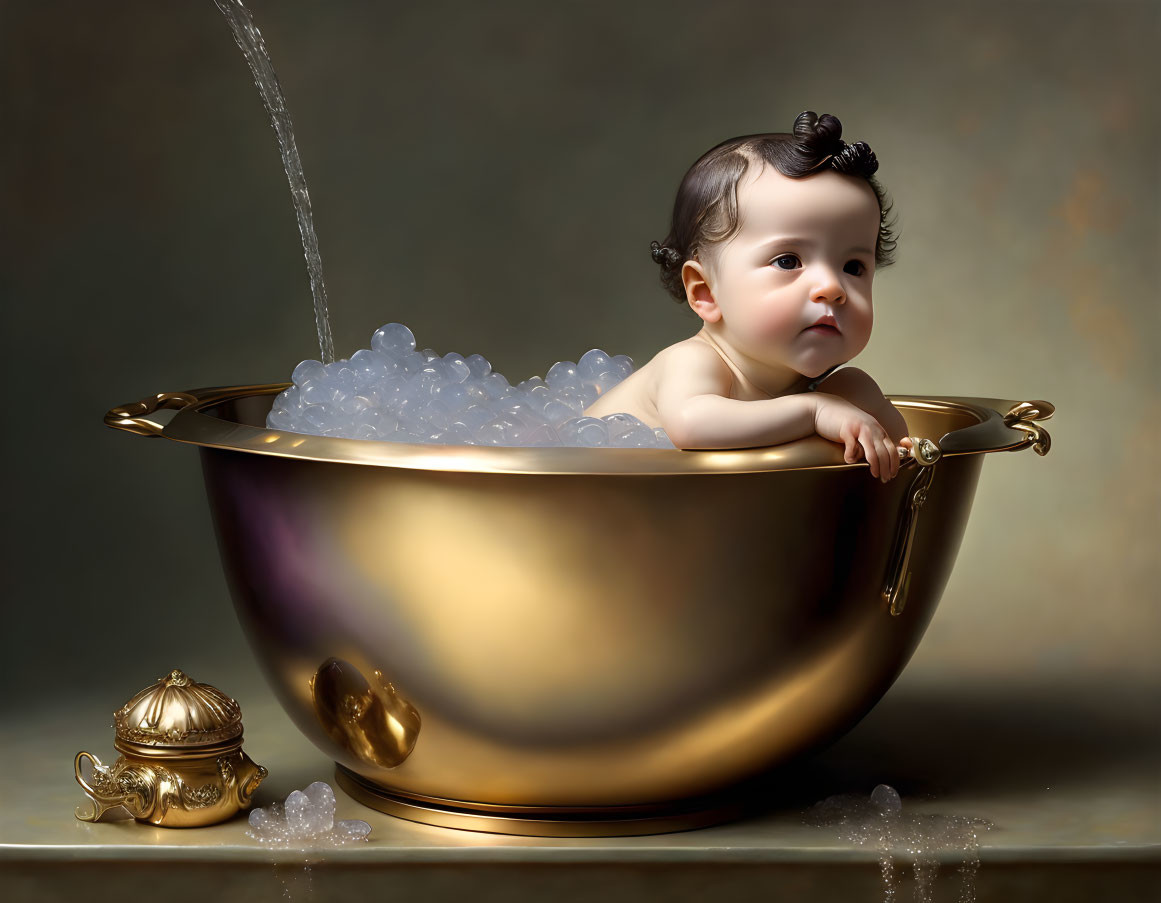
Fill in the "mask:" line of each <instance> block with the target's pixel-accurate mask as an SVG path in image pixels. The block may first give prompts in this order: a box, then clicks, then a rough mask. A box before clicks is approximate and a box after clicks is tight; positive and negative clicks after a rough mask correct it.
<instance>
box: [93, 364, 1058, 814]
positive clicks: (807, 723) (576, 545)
mask: <svg viewBox="0 0 1161 903" xmlns="http://www.w3.org/2000/svg"><path fill="white" fill-rule="evenodd" d="M283 388H285V386H284V385H271V386H235V387H229V388H221V389H205V390H195V391H190V392H176V393H163V394H159V395H155V396H151V397H150V398H147V399H144V400H143V401H141V402H136V403H133V404H129V405H123V406H121V407H119V408H114V409H113V410H112V411H110V412H109V413H108V415H107V416H106V422H107V423H108V424H109V425H111V426H114V427H117V428H120V429H126V430H130V431H132V432H135V433H139V434H141V435H146V436H161V437H165V438H168V439H173V440H176V441H178V442H185V443H190V444H194V445H197V446H199V448H200V452H201V457H202V465H203V470H204V475H205V480H206V487H207V490H208V493H209V500H210V506H211V509H212V511H213V516H214V521H215V524H216V526H217V531H218V537H219V543H220V548H221V554H222V560H223V563H224V566H225V569H226V572H227V574H228V576H229V579H230V584H231V587H232V591H233V596H234V602H235V605H236V608H237V612H238V617H239V620H240V621H241V623H242V627H243V629H244V631H245V633H246V635H247V637H248V638H249V640H250V643H251V645H252V647H253V649H254V653H255V655H256V656H257V658H258V660H259V662H260V663H261V665H262V668H263V669H264V671H265V673H266V674H267V676H268V678H269V680H270V683H271V685H272V686H273V688H274V690H275V692H276V693H277V694H278V697H279V698H280V700H281V702H282V704H283V706H284V707H285V708H286V711H287V712H288V713H289V714H290V716H291V718H292V719H293V720H294V722H295V723H296V724H297V725H298V727H299V728H300V729H301V730H302V731H303V733H304V734H306V736H307V737H309V738H310V739H311V740H312V741H313V742H314V743H315V744H316V745H317V746H318V747H319V748H320V749H322V750H324V751H325V752H326V753H327V755H329V756H331V757H332V758H333V759H334V760H335V762H336V763H337V766H338V778H339V783H340V785H341V786H342V787H344V789H346V790H347V791H348V792H349V793H351V794H352V795H353V796H355V797H356V798H357V799H360V800H361V801H363V802H365V803H367V804H368V805H371V806H374V807H376V808H379V809H382V810H384V811H387V812H391V813H393V814H396V815H401V816H403V817H406V818H411V819H415V820H419V821H425V822H429V823H434V824H442V825H451V826H455V827H466V828H473V829H476V830H484V831H501V832H507V833H517V834H555V835H576V834H629V833H649V832H653V831H661V830H670V829H673V828H679V827H689V826H692V825H695V824H702V823H706V822H707V821H709V820H712V819H714V818H719V819H720V818H721V817H723V815H722V813H723V812H725V811H727V810H726V808H725V807H723V806H720V805H718V804H717V803H711V802H710V801H712V800H718V801H720V800H724V799H728V794H727V795H726V796H722V794H724V793H725V792H726V791H728V789H729V788H730V787H732V786H735V785H737V784H738V783H739V782H741V781H744V780H746V779H748V778H752V777H754V776H755V775H758V774H760V773H762V772H763V771H765V770H767V769H769V768H771V767H772V766H775V765H777V764H779V763H783V762H786V761H787V760H789V759H790V758H792V757H795V756H797V755H800V754H802V753H803V752H805V751H808V750H811V749H814V748H816V747H818V746H819V745H821V744H823V743H826V742H828V741H830V740H832V739H834V738H835V737H837V736H838V735H840V734H841V733H843V732H844V731H846V730H847V729H849V728H850V727H851V726H852V725H853V724H854V723H855V722H857V721H858V719H859V718H861V717H862V716H863V715H864V714H865V713H866V712H867V711H868V710H869V709H870V708H871V706H873V705H874V704H875V702H876V701H877V700H878V699H879V698H880V697H881V696H882V694H883V693H884V692H885V691H886V690H887V688H888V687H889V686H890V685H891V683H892V681H894V680H895V678H896V677H897V676H898V674H899V673H900V671H901V670H902V668H903V666H904V665H905V664H906V662H907V660H908V659H909V657H910V656H911V654H912V652H914V650H915V648H916V646H917V645H918V643H919V640H920V638H921V637H922V635H923V631H924V629H925V628H926V626H927V624H928V622H929V621H930V619H931V616H932V613H933V612H934V610H935V606H936V604H937V603H938V601H939V598H940V594H941V593H942V591H943V587H944V585H945V584H946V582H947V579H948V576H949V574H950V572H951V568H952V565H953V563H954V560H955V556H956V552H957V550H958V548H959V544H960V539H961V537H962V535H963V532H964V528H965V526H966V524H967V519H968V513H969V511H970V509H971V503H972V497H973V495H974V492H975V486H976V481H977V479H978V478H979V473H980V467H981V465H982V463H983V453H986V452H991V451H1015V450H1018V449H1022V448H1027V447H1034V448H1035V449H1036V450H1037V451H1038V452H1040V453H1041V454H1043V453H1045V452H1046V451H1047V449H1048V442H1049V438H1048V434H1047V433H1046V432H1045V431H1044V430H1043V428H1042V427H1041V426H1040V425H1039V424H1038V423H1037V421H1039V420H1043V419H1046V418H1047V417H1048V416H1050V415H1051V413H1052V406H1051V405H1049V404H1048V403H1046V402H1024V403H1017V402H1013V401H1001V400H996V399H979V398H921V397H910V396H907V397H896V398H893V399H892V400H893V401H894V403H895V404H896V406H897V407H898V408H899V410H900V411H901V412H902V413H903V415H904V417H905V418H906V420H907V424H908V430H909V433H910V434H911V435H912V436H914V437H918V438H921V439H923V440H924V441H920V442H917V443H916V451H915V453H914V455H913V457H912V458H911V459H909V460H907V461H906V462H905V463H904V467H903V468H902V470H901V471H900V474H899V477H898V478H897V479H895V480H894V481H892V482H890V483H887V484H882V483H880V482H879V481H878V480H875V479H872V478H871V477H870V476H869V475H868V473H867V468H866V465H865V464H862V463H860V464H856V465H847V464H845V463H843V460H842V453H841V448H840V447H839V446H837V445H834V444H832V443H829V442H826V441H825V440H822V439H820V438H817V437H813V438H810V439H804V440H801V441H799V442H793V443H790V444H787V445H783V446H777V447H772V448H761V449H745V450H737V451H698V452H682V451H675V450H656V449H652V450H638V449H559V448H554V449H532V448H481V447H465V446H425V445H401V444H394V443H384V442H369V441H362V440H351V439H335V438H323V437H317V436H306V435H300V434H296V433H288V432H279V431H277V430H269V429H266V427H265V426H264V424H265V418H266V413H267V411H268V410H269V408H270V404H271V402H272V400H273V398H274V396H275V395H276V394H277V393H278V392H280V391H281V390H282V389H283ZM165 409H173V410H175V411H176V413H173V414H170V413H167V412H165ZM167 417H168V420H167Z"/></svg>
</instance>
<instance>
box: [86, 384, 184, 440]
mask: <svg viewBox="0 0 1161 903" xmlns="http://www.w3.org/2000/svg"><path fill="white" fill-rule="evenodd" d="M201 400H202V399H200V398H198V397H197V396H196V395H193V394H191V393H189V392H158V393H157V394H156V395H150V396H148V397H147V398H142V399H141V400H140V401H131V402H129V403H128V404H121V405H117V407H115V408H111V409H110V410H109V411H107V412H106V414H105V425H106V426H111V427H113V429H115V430H125V431H126V432H130V433H135V434H136V435H138V436H146V437H148V438H151V439H152V438H156V437H158V436H160V435H161V431H162V430H163V429H164V428H165V426H164V424H161V423H157V422H156V421H153V420H148V419H147V415H148V414H152V413H153V412H154V411H156V410H157V409H158V408H172V409H181V408H185V407H188V406H189V405H191V404H197V403H198V402H199V401H201Z"/></svg>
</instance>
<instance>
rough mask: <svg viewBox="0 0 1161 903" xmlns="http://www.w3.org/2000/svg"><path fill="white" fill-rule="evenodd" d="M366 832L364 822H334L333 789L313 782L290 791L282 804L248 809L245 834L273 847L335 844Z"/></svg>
mask: <svg viewBox="0 0 1161 903" xmlns="http://www.w3.org/2000/svg"><path fill="white" fill-rule="evenodd" d="M370 833H371V826H370V825H369V824H367V823H366V822H365V821H360V820H359V819H347V820H343V821H335V792H334V790H332V789H331V786H330V784H327V783H325V782H324V781H315V783H313V784H311V785H310V786H309V787H307V788H306V789H305V790H295V791H293V792H292V793H291V794H290V796H288V797H287V798H286V802H284V803H278V802H275V803H271V804H270V805H269V806H265V807H263V808H261V809H251V810H250V830H249V831H247V832H246V836H248V837H251V838H253V839H254V840H257V841H258V842H259V843H263V844H266V845H268V846H275V847H287V846H297V845H300V844H309V845H310V846H312V847H338V846H343V845H344V844H348V843H355V842H356V841H361V840H366V839H367V835H368V834H370Z"/></svg>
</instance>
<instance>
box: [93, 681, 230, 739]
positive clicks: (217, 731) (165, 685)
mask: <svg viewBox="0 0 1161 903" xmlns="http://www.w3.org/2000/svg"><path fill="white" fill-rule="evenodd" d="M113 720H114V723H115V725H116V729H117V740H120V741H127V742H129V743H134V744H138V745H141V746H151V747H181V748H185V747H194V746H207V745H211V744H216V743H222V742H225V741H228V740H234V739H237V738H240V737H241V736H242V710H241V708H240V707H239V706H238V703H237V702H236V701H235V700H233V699H231V698H230V697H229V696H227V695H226V694H225V693H223V692H222V691H221V690H218V689H216V688H215V687H211V686H210V685H209V684H200V683H198V682H197V681H194V680H192V679H190V678H189V677H187V676H186V675H185V674H184V673H183V672H181V671H178V670H176V669H175V670H173V671H170V672H169V674H168V675H166V676H165V677H162V678H161V679H159V680H158V681H157V683H155V684H153V685H152V686H150V687H146V688H145V689H144V690H142V691H141V692H140V693H138V694H137V695H136V696H134V697H133V698H132V699H130V700H129V701H128V702H127V703H125V705H123V706H122V707H121V708H120V709H118V710H117V711H116V712H114V713H113Z"/></svg>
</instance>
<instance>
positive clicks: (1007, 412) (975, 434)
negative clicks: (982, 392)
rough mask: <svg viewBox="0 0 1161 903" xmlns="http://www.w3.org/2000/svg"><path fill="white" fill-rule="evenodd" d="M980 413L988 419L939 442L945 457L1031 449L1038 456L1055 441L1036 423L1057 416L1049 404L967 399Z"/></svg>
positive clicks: (1046, 451)
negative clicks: (970, 453) (981, 411)
mask: <svg viewBox="0 0 1161 903" xmlns="http://www.w3.org/2000/svg"><path fill="white" fill-rule="evenodd" d="M964 400H965V401H968V402H971V403H972V404H973V406H974V407H975V408H976V410H977V412H978V411H979V410H980V409H982V410H983V412H984V413H985V415H986V416H985V418H984V420H983V421H982V422H980V423H973V424H972V425H971V426H965V427H964V428H963V429H958V430H952V431H951V432H950V433H947V434H946V435H944V437H943V438H942V439H940V440H939V449H940V452H941V453H942V454H945V455H958V454H965V453H969V452H984V451H1000V450H1003V451H1020V449H1024V448H1031V449H1032V450H1033V451H1034V452H1036V454H1038V455H1046V454H1048V450H1049V449H1050V448H1051V447H1052V437H1051V436H1049V435H1048V430H1046V429H1044V427H1042V426H1040V425H1039V423H1037V421H1039V420H1047V419H1048V418H1049V417H1051V416H1052V415H1053V414H1054V413H1056V407H1055V405H1053V404H1051V403H1049V402H1047V401H1005V400H1001V399H998V398H971V399H964Z"/></svg>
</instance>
